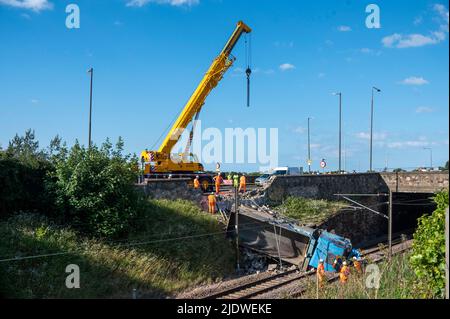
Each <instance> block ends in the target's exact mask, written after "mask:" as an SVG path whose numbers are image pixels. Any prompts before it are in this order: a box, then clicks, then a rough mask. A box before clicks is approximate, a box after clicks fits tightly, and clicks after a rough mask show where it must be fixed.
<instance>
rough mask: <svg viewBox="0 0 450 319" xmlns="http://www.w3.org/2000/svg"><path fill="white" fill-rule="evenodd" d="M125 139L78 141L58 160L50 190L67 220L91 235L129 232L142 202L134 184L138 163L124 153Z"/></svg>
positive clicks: (115, 234) (115, 235)
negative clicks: (86, 144) (96, 143)
mask: <svg viewBox="0 0 450 319" xmlns="http://www.w3.org/2000/svg"><path fill="white" fill-rule="evenodd" d="M122 148H123V140H122V139H119V141H118V143H117V147H116V148H113V147H112V144H111V142H110V141H109V140H106V141H105V143H103V145H102V146H101V147H100V148H98V147H96V146H92V147H91V148H90V149H85V148H84V147H82V146H80V144H79V143H78V141H77V142H76V143H75V145H74V146H73V147H72V148H71V149H70V151H69V152H68V154H67V158H64V157H61V158H60V159H59V160H57V162H56V164H55V165H56V169H55V173H54V174H53V176H52V182H51V183H49V189H52V190H53V192H55V196H56V205H57V207H58V209H59V212H60V214H61V215H63V216H64V219H65V220H66V222H70V223H72V224H73V225H78V228H79V229H80V230H82V231H83V232H86V233H88V234H93V235H97V236H103V237H117V236H120V235H123V234H125V233H127V232H128V231H129V230H130V229H131V227H132V226H133V223H134V220H135V218H136V217H137V216H138V215H139V213H140V211H141V208H142V202H141V197H140V196H139V194H138V193H137V191H136V190H135V187H134V183H135V182H136V180H137V171H136V169H135V168H136V167H137V162H131V161H129V156H125V157H124V156H122V154H121V153H122Z"/></svg>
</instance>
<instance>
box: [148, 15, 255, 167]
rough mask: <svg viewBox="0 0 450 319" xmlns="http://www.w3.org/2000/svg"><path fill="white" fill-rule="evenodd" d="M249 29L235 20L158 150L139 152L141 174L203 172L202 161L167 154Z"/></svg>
mask: <svg viewBox="0 0 450 319" xmlns="http://www.w3.org/2000/svg"><path fill="white" fill-rule="evenodd" d="M251 31H252V30H251V29H250V27H248V26H247V25H246V24H245V23H244V22H242V21H239V22H238V24H237V26H236V29H235V30H234V32H233V34H232V35H231V37H230V38H229V39H228V42H227V43H226V44H225V47H224V48H223V50H222V51H221V53H220V54H219V55H218V56H217V58H216V59H215V60H214V61H213V62H212V64H211V66H210V67H209V69H208V71H207V72H206V74H205V75H204V77H203V79H202V80H201V82H200V84H199V85H198V86H197V88H196V90H195V91H194V93H193V94H192V95H191V97H190V98H189V101H188V102H187V103H186V105H185V106H184V108H183V110H182V112H181V114H180V115H179V116H178V118H177V120H176V121H175V123H174V124H173V126H172V128H171V129H170V131H169V132H168V134H167V135H166V137H165V138H164V140H163V142H162V144H161V146H160V147H159V149H158V151H148V150H145V151H143V152H142V153H141V161H142V163H146V164H145V168H144V175H148V174H152V173H155V174H159V173H161V174H165V173H173V172H178V173H180V172H182V173H193V172H199V171H203V165H202V164H201V163H196V161H189V160H187V161H186V160H185V159H186V158H187V156H188V155H190V154H178V155H179V159H180V160H174V159H173V158H171V155H170V153H171V151H172V149H173V147H174V146H175V144H177V142H178V141H179V140H180V137H181V135H182V134H183V132H184V130H185V129H186V127H187V126H188V125H189V123H190V122H191V121H192V119H193V118H194V117H195V116H196V114H198V113H199V112H200V110H201V109H202V107H203V105H204V104H205V100H206V98H207V97H208V95H209V94H210V93H211V91H212V90H213V89H214V88H215V87H216V86H217V84H219V82H220V81H221V80H222V78H223V76H224V74H225V72H226V71H227V70H228V69H229V68H230V67H231V66H232V65H233V63H234V60H235V58H234V57H233V56H232V55H231V52H232V50H233V48H234V47H235V45H236V43H237V42H238V41H239V39H240V37H241V36H242V34H243V33H250V32H251Z"/></svg>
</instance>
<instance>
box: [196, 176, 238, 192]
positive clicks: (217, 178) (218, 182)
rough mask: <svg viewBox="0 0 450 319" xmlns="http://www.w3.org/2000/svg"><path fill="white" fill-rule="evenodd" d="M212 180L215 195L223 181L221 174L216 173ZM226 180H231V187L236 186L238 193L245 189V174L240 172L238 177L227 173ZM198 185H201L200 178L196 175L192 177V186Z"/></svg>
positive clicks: (197, 186)
mask: <svg viewBox="0 0 450 319" xmlns="http://www.w3.org/2000/svg"><path fill="white" fill-rule="evenodd" d="M213 180H214V185H215V186H216V195H219V193H220V186H221V185H222V184H223V181H224V180H223V177H222V174H220V173H217V175H216V176H214V178H213ZM227 180H232V181H233V187H235V188H237V189H238V191H239V192H240V193H241V192H243V193H245V192H246V191H247V180H246V177H245V174H242V175H241V176H240V177H239V175H237V174H236V175H233V176H231V175H228V176H227ZM200 187H201V185H200V179H199V176H198V175H197V176H196V177H195V179H194V188H195V189H199V188H200Z"/></svg>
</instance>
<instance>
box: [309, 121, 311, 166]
mask: <svg viewBox="0 0 450 319" xmlns="http://www.w3.org/2000/svg"><path fill="white" fill-rule="evenodd" d="M310 121H311V118H310V117H308V171H309V172H310V173H311V136H310V126H309V122H310Z"/></svg>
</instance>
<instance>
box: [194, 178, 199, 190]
mask: <svg viewBox="0 0 450 319" xmlns="http://www.w3.org/2000/svg"><path fill="white" fill-rule="evenodd" d="M194 188H200V181H199V180H198V179H197V178H196V179H194Z"/></svg>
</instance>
